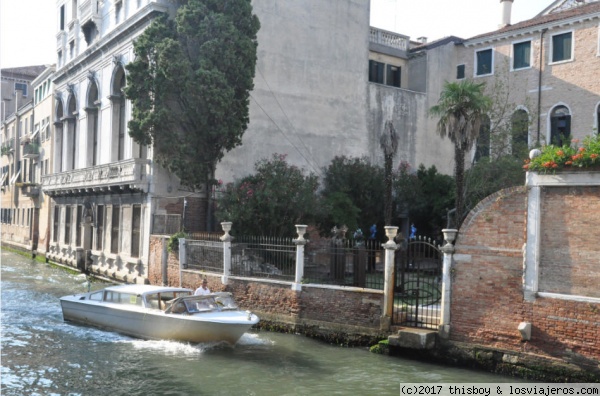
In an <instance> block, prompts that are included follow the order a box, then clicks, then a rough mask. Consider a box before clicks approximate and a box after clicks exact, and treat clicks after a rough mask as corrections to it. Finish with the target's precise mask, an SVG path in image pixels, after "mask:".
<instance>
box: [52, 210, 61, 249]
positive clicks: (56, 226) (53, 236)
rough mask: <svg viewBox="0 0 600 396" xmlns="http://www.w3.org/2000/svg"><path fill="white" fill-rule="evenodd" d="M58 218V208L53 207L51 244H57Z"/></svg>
mask: <svg viewBox="0 0 600 396" xmlns="http://www.w3.org/2000/svg"><path fill="white" fill-rule="evenodd" d="M59 216H60V208H59V207H58V206H55V207H54V219H53V220H54V227H53V228H52V242H55V243H56V242H58V223H59V220H60V219H59Z"/></svg>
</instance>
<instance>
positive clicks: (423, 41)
mask: <svg viewBox="0 0 600 396" xmlns="http://www.w3.org/2000/svg"><path fill="white" fill-rule="evenodd" d="M417 41H418V42H419V43H421V44H427V37H419V38H417Z"/></svg>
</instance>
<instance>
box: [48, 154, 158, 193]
mask: <svg viewBox="0 0 600 396" xmlns="http://www.w3.org/2000/svg"><path fill="white" fill-rule="evenodd" d="M149 163H150V162H149V160H147V159H139V158H134V159H129V160H125V161H120V162H113V163H110V164H104V165H98V166H93V167H90V168H84V169H74V170H70V171H66V172H60V173H54V174H51V175H47V176H44V177H42V189H43V190H44V192H45V193H47V194H49V195H65V194H72V193H77V192H90V191H109V190H111V189H115V188H116V189H129V190H139V191H144V192H147V191H148V179H147V169H146V167H147V166H148V164H149Z"/></svg>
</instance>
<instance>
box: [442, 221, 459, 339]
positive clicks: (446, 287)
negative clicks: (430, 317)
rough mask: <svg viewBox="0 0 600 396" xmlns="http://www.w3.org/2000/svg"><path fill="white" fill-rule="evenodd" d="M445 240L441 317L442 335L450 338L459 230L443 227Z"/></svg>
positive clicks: (443, 248) (443, 247)
mask: <svg viewBox="0 0 600 396" xmlns="http://www.w3.org/2000/svg"><path fill="white" fill-rule="evenodd" d="M442 232H443V233H444V240H445V241H446V244H445V245H444V246H442V248H441V249H440V250H441V251H442V253H443V254H444V259H443V263H442V300H441V310H442V311H441V318H440V328H439V329H440V336H441V337H442V338H448V336H449V335H450V301H451V300H450V297H451V290H452V259H453V255H454V245H453V243H454V240H455V239H456V234H457V233H458V230H455V229H452V228H450V229H448V228H446V229H443V230H442Z"/></svg>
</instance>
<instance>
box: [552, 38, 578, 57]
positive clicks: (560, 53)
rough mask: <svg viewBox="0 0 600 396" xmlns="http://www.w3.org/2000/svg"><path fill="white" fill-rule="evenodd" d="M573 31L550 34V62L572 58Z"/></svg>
mask: <svg viewBox="0 0 600 396" xmlns="http://www.w3.org/2000/svg"><path fill="white" fill-rule="evenodd" d="M572 41H573V33H572V32H568V33H562V34H557V35H554V36H552V62H562V61H568V60H571V59H572V58H573V43H572Z"/></svg>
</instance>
